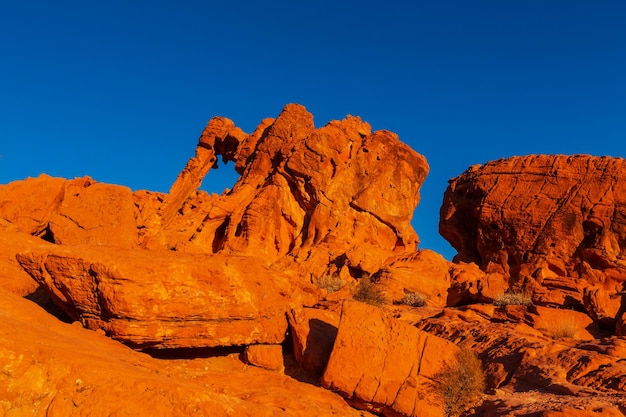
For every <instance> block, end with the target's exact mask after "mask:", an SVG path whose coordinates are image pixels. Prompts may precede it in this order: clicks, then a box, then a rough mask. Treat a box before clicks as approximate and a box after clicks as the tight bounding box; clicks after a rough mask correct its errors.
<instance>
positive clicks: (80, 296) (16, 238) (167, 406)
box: [0, 104, 626, 417]
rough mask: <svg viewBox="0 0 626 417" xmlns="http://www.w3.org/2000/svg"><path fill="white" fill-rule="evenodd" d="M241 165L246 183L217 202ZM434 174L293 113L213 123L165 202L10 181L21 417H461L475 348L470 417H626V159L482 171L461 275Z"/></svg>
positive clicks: (398, 148) (7, 295) (535, 160)
mask: <svg viewBox="0 0 626 417" xmlns="http://www.w3.org/2000/svg"><path fill="white" fill-rule="evenodd" d="M220 157H221V158H222V160H223V162H230V163H234V164H235V169H236V171H237V172H238V173H239V174H240V175H241V176H240V178H239V180H238V181H237V183H236V184H235V185H234V186H233V188H232V189H231V190H227V191H226V192H225V193H224V194H223V195H209V194H207V193H205V192H203V191H201V190H200V186H201V183H202V181H203V180H204V178H205V177H206V176H207V175H216V174H217V173H215V172H214V171H212V168H216V167H217V160H218V158H220ZM428 169H429V168H428V165H427V163H426V161H425V159H424V158H423V157H422V156H421V155H419V154H417V153H416V152H415V151H413V150H412V149H410V148H409V147H408V146H406V145H405V144H403V143H402V142H400V141H399V139H398V137H397V136H396V135H395V134H393V133H391V132H388V131H378V132H372V131H371V128H370V126H369V125H368V124H367V123H365V122H363V121H361V119H359V118H358V117H353V116H347V117H346V118H345V119H344V120H341V121H332V122H330V123H328V124H327V125H326V126H324V127H321V128H315V126H314V124H313V116H312V115H311V114H310V113H308V112H307V111H306V109H305V108H304V107H302V106H299V105H295V104H291V105H287V106H286V107H285V108H284V109H283V111H282V112H281V113H280V115H279V116H278V117H277V118H276V119H265V120H263V121H262V122H261V123H260V124H259V126H258V127H257V128H256V129H255V130H254V132H252V133H250V134H247V133H245V132H243V131H242V130H241V129H239V128H237V127H236V126H235V124H234V123H233V122H232V121H230V120H228V119H226V118H223V117H216V118H213V119H212V120H211V121H210V122H209V123H208V125H207V127H206V128H205V129H204V131H203V132H202V135H201V136H200V139H199V141H198V146H197V147H196V151H195V156H193V157H192V158H190V160H189V162H188V163H187V165H186V166H185V168H184V169H183V170H182V172H181V173H180V175H179V176H178V178H177V179H176V180H175V181H174V182H173V185H172V187H171V189H170V192H169V193H167V194H166V193H155V192H150V191H134V192H133V191H131V190H130V189H128V188H126V187H123V186H117V185H109V184H102V183H98V182H97V181H94V180H93V179H91V178H89V177H85V178H78V179H73V180H65V179H60V178H51V177H48V176H46V175H41V176H39V177H37V178H29V179H27V180H24V181H18V182H15V183H11V184H7V185H4V186H0V414H3V415H11V416H25V415H37V416H39V415H47V416H66V415H67V416H79V415H113V414H116V415H133V416H139V417H141V416H144V415H164V416H165V415H190V414H193V415H218V416H220V415H225V416H226V415H237V416H240V415H242V416H245V415H255V416H256V415H259V416H265V415H267V416H283V415H285V416H286V415H290V416H303V417H304V416H326V415H328V416H330V415H342V416H343V415H345V416H369V415H371V414H370V412H374V413H376V414H378V415H381V414H382V415H385V416H393V417H397V416H442V415H444V414H445V412H446V405H445V401H446V400H445V398H444V396H443V395H442V394H443V393H444V392H445V391H446V387H445V386H442V385H441V384H443V382H442V381H441V380H440V379H438V378H439V375H440V373H441V372H443V371H448V370H450V369H453V368H454V367H455V366H457V365H458V363H457V356H456V354H457V353H458V352H459V351H460V349H459V348H463V349H464V350H463V351H464V352H465V351H466V350H465V349H471V350H472V351H473V352H475V353H476V354H478V358H479V359H480V360H481V363H482V372H484V374H485V376H486V381H487V391H486V392H485V393H483V397H482V402H481V403H477V404H476V405H475V406H473V407H472V408H471V410H468V413H470V414H471V415H484V416H493V417H504V416H507V417H511V416H526V417H531V416H532V417H537V416H546V417H547V416H560V415H570V414H571V415H581V416H583V415H584V416H587V415H589V416H592V415H611V416H613V415H615V416H619V415H623V412H624V410H626V403H625V402H624V399H623V392H624V390H625V389H626V376H625V375H626V368H625V367H624V361H623V358H624V357H625V355H626V345H625V344H624V340H623V335H624V334H626V324H625V322H624V314H623V313H624V310H625V309H626V306H625V305H624V304H623V303H624V300H625V298H624V294H625V293H626V288H625V287H624V283H625V282H626V273H625V272H626V269H625V268H626V267H625V265H626V264H625V263H624V262H625V261H624V255H623V252H622V251H623V248H624V242H625V241H626V238H624V236H626V227H625V224H626V223H625V222H624V219H626V214H625V213H623V210H624V207H626V205H625V204H624V203H625V201H624V200H625V199H626V194H625V192H624V185H623V182H624V181H623V179H624V178H623V177H624V175H626V174H624V172H626V171H624V167H623V160H621V159H616V158H596V157H589V156H571V157H567V156H529V157H515V158H509V159H506V160H500V161H494V162H490V163H488V164H485V165H483V166H475V167H471V168H470V169H469V170H468V171H466V172H465V173H463V174H462V175H460V176H459V177H457V178H455V179H453V180H451V182H450V185H449V188H448V190H447V191H446V194H445V196H444V202H443V206H442V209H441V220H440V230H441V233H442V235H443V236H444V237H446V238H447V239H448V240H450V242H451V243H452V244H453V246H454V247H455V248H456V249H457V250H458V251H459V254H458V255H457V257H456V258H455V262H450V261H448V260H446V259H444V258H443V257H442V256H441V255H439V254H437V253H435V252H432V251H429V250H420V249H418V237H417V234H416V233H415V231H414V230H413V228H412V226H411V224H410V220H411V217H412V214H413V210H414V209H415V207H416V205H417V203H418V202H419V188H420V186H421V184H422V182H423V180H424V178H425V176H426V174H427V172H428ZM218 172H219V171H218ZM366 284H367V285H366ZM364 289H365V290H364ZM357 292H358V294H359V297H357V298H359V299H361V300H362V301H364V302H373V303H378V304H382V305H379V306H378V307H374V306H370V305H367V304H364V303H363V302H357V301H353V300H351V298H352V297H353V295H354V294H356V293H357ZM24 298H27V300H26V299H24ZM29 300H30V301H29ZM36 304H39V305H40V306H42V307H44V308H45V311H44V310H42V309H41V308H40V307H39V306H37V305H36ZM55 316H56V317H55ZM63 321H65V322H66V323H64V322H63ZM72 321H73V322H74V323H73V324H68V323H67V322H72ZM16 329H19V331H17V330H16ZM120 342H121V343H120ZM137 350H141V351H142V352H143V353H142V352H138V351H137ZM332 391H335V392H336V393H338V394H340V395H341V396H340V395H338V394H336V393H334V392H332ZM342 397H343V398H342ZM146 404H149V405H150V406H149V407H147V406H146ZM355 408H359V409H360V411H357V410H356V409H355Z"/></svg>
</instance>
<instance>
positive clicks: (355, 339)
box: [322, 301, 458, 417]
mask: <svg viewBox="0 0 626 417" xmlns="http://www.w3.org/2000/svg"><path fill="white" fill-rule="evenodd" d="M457 353H458V348H457V347H456V346H455V345H454V344H452V343H450V342H448V341H446V340H444V339H442V338H439V337H437V336H434V335H432V334H429V333H426V332H423V331H421V330H418V329H417V328H415V327H413V326H410V325H408V324H406V323H403V322H401V321H398V320H395V319H393V318H391V317H390V316H388V315H386V314H385V313H384V312H383V311H382V310H381V309H378V308H376V307H372V306H370V305H367V304H363V303H359V302H356V301H345V302H344V304H343V308H342V310H341V320H340V322H339V329H338V332H337V338H336V340H335V344H334V347H333V350H332V353H331V355H330V359H329V361H328V365H327V367H326V370H325V372H324V375H323V377H322V385H323V386H324V387H327V388H329V389H332V390H334V391H337V392H339V393H341V395H343V396H345V397H346V398H349V399H351V400H353V401H355V402H357V403H360V404H362V405H363V406H367V407H369V408H370V409H372V410H375V411H376V412H381V413H383V414H385V415H398V414H400V415H405V416H421V417H430V416H443V405H442V402H441V399H440V398H439V397H438V395H437V388H436V387H437V385H436V383H435V381H434V377H435V376H436V375H437V374H438V373H440V372H441V371H442V370H443V369H445V366H446V365H452V364H454V363H455V362H456V355H457Z"/></svg>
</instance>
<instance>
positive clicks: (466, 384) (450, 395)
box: [435, 348, 485, 417]
mask: <svg viewBox="0 0 626 417" xmlns="http://www.w3.org/2000/svg"><path fill="white" fill-rule="evenodd" d="M435 381H436V382H438V383H439V385H440V387H441V390H440V391H439V392H440V395H441V397H442V400H443V409H444V410H443V411H444V415H445V416H446V417H456V416H459V415H461V413H462V412H464V411H465V410H467V409H469V408H470V407H472V406H474V405H476V404H477V403H478V402H479V401H480V399H481V396H482V394H483V392H484V391H485V374H484V373H483V370H482V367H481V363H480V360H479V359H478V357H476V354H475V353H474V351H472V350H471V349H468V348H462V349H461V350H460V352H459V353H458V355H457V363H456V364H455V365H453V366H449V367H448V368H446V369H445V370H444V371H443V372H441V373H439V374H438V375H436V376H435Z"/></svg>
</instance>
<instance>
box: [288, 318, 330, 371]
mask: <svg viewBox="0 0 626 417" xmlns="http://www.w3.org/2000/svg"><path fill="white" fill-rule="evenodd" d="M288 320H289V329H290V331H291V337H292V341H293V351H294V356H295V359H296V362H297V363H298V365H300V367H301V368H302V369H303V370H304V371H306V372H307V373H308V374H309V375H310V376H312V377H313V378H317V379H319V378H321V376H322V374H323V373H324V370H325V369H326V365H327V364H328V358H329V357H330V353H331V351H332V349H333V345H334V344H335V338H336V337H337V327H339V314H337V313H335V312H333V311H331V310H322V309H318V308H301V309H294V310H291V311H290V312H289V314H288Z"/></svg>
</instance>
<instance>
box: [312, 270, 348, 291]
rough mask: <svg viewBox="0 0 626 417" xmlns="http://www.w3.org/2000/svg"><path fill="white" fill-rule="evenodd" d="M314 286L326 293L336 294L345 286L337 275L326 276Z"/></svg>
mask: <svg viewBox="0 0 626 417" xmlns="http://www.w3.org/2000/svg"><path fill="white" fill-rule="evenodd" d="M315 284H316V285H317V286H318V287H320V288H321V289H323V290H326V292H328V293H332V292H337V291H339V290H340V289H342V288H343V287H344V286H345V284H344V282H343V281H342V280H341V277H339V274H332V275H326V276H324V277H323V278H320V279H319V280H317V282H316V283H315Z"/></svg>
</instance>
